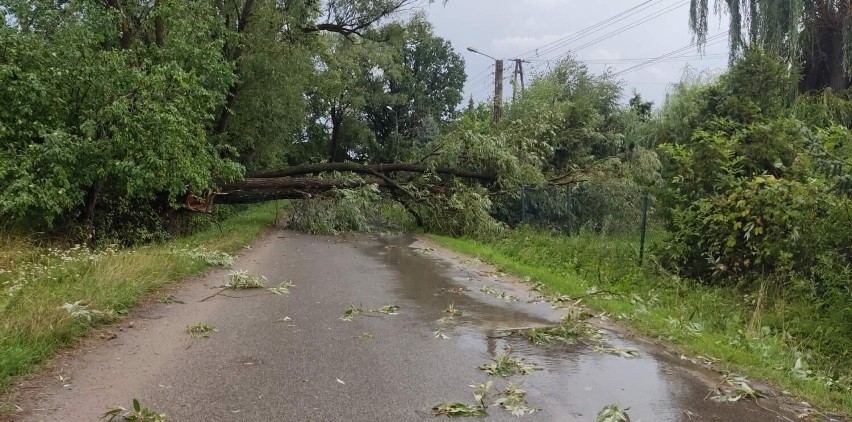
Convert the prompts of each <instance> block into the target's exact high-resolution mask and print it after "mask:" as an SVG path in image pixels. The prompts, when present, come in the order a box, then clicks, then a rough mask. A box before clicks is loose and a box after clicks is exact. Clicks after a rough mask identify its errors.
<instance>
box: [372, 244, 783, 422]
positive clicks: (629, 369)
mask: <svg viewBox="0 0 852 422" xmlns="http://www.w3.org/2000/svg"><path fill="white" fill-rule="evenodd" d="M376 240H378V241H379V243H378V244H376V245H374V246H372V247H370V248H367V250H366V251H367V253H369V254H370V255H371V256H374V257H375V258H376V259H379V260H381V261H382V262H384V264H385V265H387V266H388V267H389V268H390V269H392V270H393V271H396V272H397V273H398V277H396V278H395V279H396V280H398V284H397V286H396V288H395V291H394V293H395V294H397V295H399V296H400V298H403V299H406V300H409V301H412V302H414V303H416V304H417V306H418V307H420V309H418V311H417V314H418V315H422V316H423V322H424V323H433V324H436V326H437V323H436V322H435V320H437V319H439V318H440V317H441V312H442V311H443V309H444V308H445V307H446V304H447V302H448V301H449V302H451V303H454V304H455V306H456V307H457V308H458V309H460V310H462V311H463V315H462V316H461V317H458V318H454V319H452V320H451V321H450V322H449V323H448V324H447V325H446V326H445V330H446V332H447V334H448V335H450V337H451V339H452V341H453V345H454V346H455V347H458V348H459V349H461V350H464V351H467V352H473V353H480V354H482V356H483V360H484V361H486V360H487V357H488V356H495V355H496V354H497V353H500V352H503V351H504V350H506V349H507V348H510V349H511V350H512V352H513V355H514V356H518V357H522V358H524V359H525V360H526V361H528V362H532V363H536V364H538V365H539V366H540V367H541V368H542V369H543V370H541V371H538V372H535V373H533V374H530V375H525V376H514V377H511V378H510V379H509V381H511V382H515V383H519V382H522V383H523V384H522V385H523V387H522V388H524V389H525V390H527V391H528V396H527V401H528V402H529V404H530V406H538V407H540V408H541V409H542V413H541V414H540V415H536V416H539V417H544V418H546V419H552V420H565V421H570V420H577V421H591V420H594V418H595V414H596V413H597V412H598V411H599V410H600V409H601V408H602V407H604V406H607V405H609V404H612V403H619V404H620V405H621V406H622V407H629V408H630V410H629V412H628V413H629V414H630V417H631V418H632V420H639V419H641V420H643V421H693V420H712V421H777V420H792V419H793V417H792V415H785V416H781V415H779V414H777V413H773V412H774V411H777V408H776V410H772V411H767V410H765V409H762V408H760V407H758V406H756V405H754V404H753V403H749V402H747V401H742V402H738V403H716V402H714V401H712V400H707V399H706V396H707V393H708V391H709V390H710V389H711V388H712V387H713V385H712V384H710V383H711V382H713V379H711V377H713V376H716V377H718V376H717V375H716V374H713V373H711V372H709V371H707V370H705V369H704V368H699V367H697V366H695V365H693V364H688V363H685V362H683V361H681V360H680V359H676V358H675V357H673V356H671V355H670V354H668V353H666V352H664V351H662V350H659V349H658V348H656V347H655V346H651V345H649V344H646V343H645V342H641V341H636V340H632V339H630V338H626V337H625V336H623V335H620V334H618V333H614V332H611V331H606V330H602V332H603V333H604V337H605V339H606V341H607V342H608V343H609V344H610V346H611V347H618V348H629V347H632V348H637V349H639V350H640V351H641V354H640V356H639V357H637V358H624V357H619V356H614V355H609V354H601V353H598V352H597V351H595V350H594V346H593V344H592V342H590V341H585V342H584V341H577V342H574V343H573V344H561V343H556V344H551V345H544V346H537V345H534V344H532V343H531V342H529V341H528V340H527V339H525V338H523V337H521V336H508V337H505V336H504V337H499V336H493V335H492V334H493V333H494V332H495V330H501V329H503V330H505V329H514V328H529V327H538V326H552V325H555V324H558V323H559V322H560V320H561V318H562V316H563V315H564V313H563V311H560V310H556V309H554V308H553V307H551V305H550V304H548V303H537V302H534V303H530V302H532V301H531V299H533V298H535V297H536V295H537V293H535V292H530V291H528V290H527V288H526V287H525V286H519V285H518V283H516V282H510V281H504V280H503V279H502V278H503V277H500V276H499V275H495V274H489V273H482V272H477V271H476V270H475V269H470V268H465V267H464V266H463V265H458V264H459V263H458V262H454V261H455V260H452V259H447V258H446V257H438V256H434V255H433V254H432V253H431V248H428V249H421V248H423V247H424V246H423V245H422V244H418V242H417V240H416V239H413V238H411V237H407V236H401V237H390V238H379V239H376ZM483 287H489V288H491V289H493V290H494V291H498V292H501V291H508V292H510V293H511V294H513V295H515V296H517V297H518V298H519V299H520V300H519V301H516V302H509V301H507V300H504V299H501V298H499V297H496V296H495V295H493V294H486V293H484V292H482V291H480V289H482V288H483ZM459 288H463V291H461V293H456V292H460V289H459ZM454 289H455V290H454ZM690 365H691V366H690ZM460 399H467V398H460ZM763 406H764V407H765V406H766V405H765V404H764V405H763ZM497 412H499V410H497V409H493V410H491V413H492V414H493V413H497ZM536 416H533V417H536ZM528 417H529V416H528Z"/></svg>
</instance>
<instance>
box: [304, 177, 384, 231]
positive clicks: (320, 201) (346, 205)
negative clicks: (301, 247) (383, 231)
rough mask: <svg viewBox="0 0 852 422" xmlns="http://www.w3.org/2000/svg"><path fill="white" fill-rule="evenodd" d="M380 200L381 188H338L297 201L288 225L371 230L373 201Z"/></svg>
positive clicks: (314, 228)
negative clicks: (326, 194)
mask: <svg viewBox="0 0 852 422" xmlns="http://www.w3.org/2000/svg"><path fill="white" fill-rule="evenodd" d="M379 200H380V194H379V189H378V188H377V187H376V186H375V185H367V186H365V187H363V188H357V189H338V190H335V191H334V192H333V193H332V195H331V196H330V197H320V198H316V199H309V200H303V201H294V202H293V204H292V205H291V206H290V207H289V209H288V215H289V227H290V228H293V229H296V230H301V231H305V232H308V233H313V234H339V233H348V232H370V231H372V229H373V224H374V223H375V221H373V217H374V215H373V204H375V203H376V202H378V201H379Z"/></svg>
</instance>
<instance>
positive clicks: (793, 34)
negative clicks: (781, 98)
mask: <svg viewBox="0 0 852 422" xmlns="http://www.w3.org/2000/svg"><path fill="white" fill-rule="evenodd" d="M714 10H715V12H716V13H717V14H721V13H723V12H724V13H726V14H727V15H728V17H729V18H730V19H729V20H730V22H729V23H730V32H729V40H730V52H731V58H732V59H733V58H736V57H739V55H740V54H741V53H742V51H743V50H744V49H746V48H748V47H750V46H756V47H760V48H763V49H765V50H767V51H770V52H773V53H777V54H780V55H782V56H783V57H785V58H787V59H788V60H789V61H790V63H792V64H796V65H801V69H802V80H801V84H800V89H801V90H803V91H813V90H821V89H825V88H831V89H832V90H833V91H835V92H839V91H842V90H845V89H846V88H848V87H849V86H850V75H852V73H850V71H852V4H850V1H849V0H724V1H723V0H717V1H716V5H715V9H714ZM710 13H711V11H710V4H709V0H691V6H690V16H689V26H690V29H691V30H692V31H693V33H694V35H695V38H696V41H697V43H698V44H699V45H703V44H705V42H706V40H707V33H708V17H709V15H710Z"/></svg>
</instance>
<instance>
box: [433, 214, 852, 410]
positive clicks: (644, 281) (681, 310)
mask: <svg viewBox="0 0 852 422" xmlns="http://www.w3.org/2000/svg"><path fill="white" fill-rule="evenodd" d="M430 237H431V238H432V239H433V240H435V241H436V242H438V243H440V244H442V245H444V246H446V247H448V248H450V249H453V250H456V251H458V252H461V253H465V254H468V255H472V256H476V257H479V258H480V259H482V260H484V261H487V262H490V263H492V264H494V265H495V266H497V267H498V268H499V269H500V270H502V271H505V272H508V273H512V274H515V275H517V276H520V277H524V278H528V279H529V280H530V281H531V282H536V283H542V284H543V285H544V286H546V291H547V293H552V294H564V295H569V296H579V295H583V294H586V293H588V292H590V291H594V290H604V289H605V290H609V291H612V292H615V293H616V295H615V296H614V298H613V299H603V298H602V297H603V296H590V297H587V298H586V299H584V303H585V304H586V305H587V306H589V307H590V308H592V309H597V310H599V311H604V312H607V313H608V314H609V315H610V317H611V318H613V319H617V320H622V321H623V322H624V324H626V325H627V326H629V327H632V328H633V329H635V330H637V331H638V332H640V333H642V334H644V335H647V336H650V337H655V338H659V339H661V340H663V341H664V342H666V343H667V344H669V345H672V346H675V347H676V348H678V349H680V350H681V351H682V353H684V354H686V355H693V356H694V355H700V356H705V357H709V358H711V359H714V360H716V362H717V366H718V367H719V368H720V369H722V370H727V371H732V372H737V373H739V374H742V375H745V376H748V377H751V378H756V379H761V380H765V381H768V382H770V383H772V384H775V385H776V386H778V387H779V388H781V389H782V390H784V391H787V392H789V393H792V394H793V395H796V396H798V397H801V398H803V399H804V400H806V401H808V402H809V403H810V404H812V405H814V406H816V407H817V408H821V409H824V410H828V411H834V412H839V413H842V414H845V415H852V392H850V387H849V379H848V378H844V377H842V376H841V377H838V376H837V374H836V372H837V366H836V365H831V364H825V362H826V359H824V357H822V356H816V355H814V353H813V352H806V351H804V350H800V349H798V348H797V347H796V345H797V342H796V341H795V339H791V338H790V337H789V335H788V334H786V333H785V332H783V331H782V330H776V329H773V328H771V327H766V326H761V324H760V321H761V315H760V313H767V312H772V310H771V309H766V308H765V307H763V308H762V307H761V305H760V303H759V301H758V300H757V298H756V297H755V296H754V295H749V294H743V293H738V292H736V291H734V290H731V289H722V288H713V287H708V286H704V285H700V284H698V283H696V282H692V281H690V280H683V279H680V278H678V277H675V276H672V275H671V274H667V273H666V272H664V271H662V270H660V269H659V265H657V264H656V263H654V262H653V258H652V259H651V260H650V262H647V261H646V265H645V266H644V267H640V266H639V265H638V264H637V259H636V257H637V255H638V245H637V243H638V242H637V241H636V239H627V238H618V237H607V236H600V235H596V234H592V233H581V234H580V235H577V236H571V237H566V236H561V235H555V234H550V233H545V232H540V231H536V230H532V229H529V228H519V229H517V230H514V231H512V232H509V233H508V234H507V235H505V236H503V237H501V238H498V239H494V240H489V241H479V240H473V239H466V238H450V237H443V236H434V235H432V236H430ZM826 374H833V376H829V375H826Z"/></svg>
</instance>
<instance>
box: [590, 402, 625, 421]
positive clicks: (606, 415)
mask: <svg viewBox="0 0 852 422" xmlns="http://www.w3.org/2000/svg"><path fill="white" fill-rule="evenodd" d="M628 410H630V408H629V407H628V408H624V409H622V408H621V406H619V405H618V404H611V405H608V406H604V408H603V409H601V410H600V411H599V412H598V417H597V419H595V422H630V416H629V415H628V414H627V411H628Z"/></svg>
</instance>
